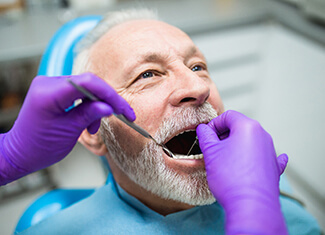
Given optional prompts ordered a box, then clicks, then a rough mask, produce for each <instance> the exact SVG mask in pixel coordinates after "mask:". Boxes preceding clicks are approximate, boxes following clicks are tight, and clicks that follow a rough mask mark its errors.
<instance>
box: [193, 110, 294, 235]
mask: <svg viewBox="0 0 325 235" xmlns="http://www.w3.org/2000/svg"><path fill="white" fill-rule="evenodd" d="M197 136H198V139H199V144H200V148H201V150H202V152H203V156H204V161H205V167H206V172H207V180H208V184H209V187H210V190H211V192H212V194H213V195H214V196H215V198H216V199H217V201H218V202H219V203H220V204H221V205H222V206H223V208H224V210H225V213H226V231H227V234H287V229H286V225H285V221H284V217H283V215H282V213H281V208H280V201H279V178H280V175H281V174H282V173H283V171H284V169H285V167H286V164H287V162H288V157H287V155H286V154H283V155H280V156H279V157H278V158H277V156H276V153H275V150H274V146H273V141H272V138H271V136H270V135H269V134H268V133H267V132H266V131H265V130H264V129H263V128H262V127H261V126H260V124H259V123H258V122H257V121H255V120H252V119H250V118H248V117H246V116H244V115H243V114H240V113H238V112H235V111H227V112H225V113H223V114H222V115H220V116H218V117H216V118H215V119H213V120H212V121H211V122H210V123H208V124H207V125H206V124H200V125H199V126H198V127H197ZM218 136H219V137H218Z"/></svg>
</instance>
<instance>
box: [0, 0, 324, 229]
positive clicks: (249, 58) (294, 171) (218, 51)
mask: <svg viewBox="0 0 325 235" xmlns="http://www.w3.org/2000/svg"><path fill="white" fill-rule="evenodd" d="M125 2H127V1H125ZM177 2H178V1H174V2H173V3H171V2H168V4H175V6H174V7H173V8H170V7H168V6H167V5H166V3H164V2H160V3H159V4H158V3H157V4H158V9H159V14H160V15H161V17H162V18H163V19H165V20H166V21H167V22H170V23H172V24H176V25H177V26H179V27H181V28H182V29H184V30H185V31H186V32H188V33H189V34H190V36H192V38H193V40H194V41H195V42H196V43H197V45H198V46H199V47H200V49H201V50H202V51H203V53H204V54H205V56H206V57H207V60H208V62H209V70H210V73H211V76H212V78H213V80H214V82H215V83H216V84H217V86H218V88H219V90H220V93H221V96H222V98H223V100H224V103H225V107H226V109H234V110H238V111H240V112H243V113H244V114H246V115H248V116H250V117H252V118H255V119H257V120H259V121H260V122H261V124H262V125H263V126H264V128H265V129H266V130H267V131H268V132H269V133H270V134H271V135H272V137H273V139H274V144H275V146H276V150H277V152H278V153H279V154H280V153H282V152H286V153H287V154H288V155H289V165H288V167H287V170H286V177H287V178H288V180H289V182H290V184H291V186H292V194H293V195H295V196H296V197H298V198H300V199H302V200H303V201H304V202H305V203H306V205H307V207H306V208H307V210H308V211H310V212H311V213H312V214H313V215H314V216H315V217H316V218H317V220H318V222H319V224H320V225H321V226H322V228H323V230H325V227H324V226H325V187H324V183H323V181H324V179H325V173H324V171H323V169H322V168H323V166H325V158H324V157H323V155H324V152H325V147H324V144H323V135H322V134H323V133H324V132H325V125H324V124H323V122H324V121H323V120H325V117H324V116H325V109H324V107H325V93H324V90H325V77H324V68H325V44H322V43H319V42H318V41H315V40H314V39H311V38H310V37H307V36H306V35H304V34H302V33H298V32H296V30H293V29H291V28H289V27H286V26H284V25H283V24H281V23H279V22H278V21H277V20H275V19H273V18H272V17H270V19H269V20H268V19H266V20H265V17H264V16H263V15H265V14H264V13H263V12H262V10H263V9H264V8H265V9H266V8H268V7H265V6H264V5H263V4H262V2H263V1H261V0H259V1H255V0H247V1H246V0H242V1H212V0H211V1H210V0H206V1H205V3H206V8H204V4H202V3H200V4H199V5H196V6H195V7H191V9H196V12H197V14H199V16H200V17H201V18H200V17H198V16H196V18H195V17H194V18H195V19H198V18H200V20H202V21H204V19H206V20H210V19H209V17H208V16H209V14H211V11H215V12H213V14H216V15H218V16H219V18H218V22H217V23H216V24H219V26H220V27H219V26H218V27H214V26H213V27H212V28H210V29H209V30H205V29H204V30H203V29H200V30H196V29H193V28H195V27H198V25H202V24H203V23H202V22H201V24H198V23H197V22H194V21H193V14H192V11H187V13H183V14H185V16H184V17H181V16H179V17H176V16H177V14H178V12H177V11H178V9H180V8H179V7H180V6H182V7H184V8H186V5H185V2H182V1H179V2H180V3H179V4H178V3H177ZM190 2H192V1H190ZM215 2H217V6H218V7H220V8H222V7H225V8H226V11H225V10H224V11H222V12H218V10H216V9H213V8H212V7H211V6H215V5H214V4H215ZM237 2H240V3H237ZM177 4H178V5H177ZM193 4H194V3H193ZM232 4H233V5H232ZM201 5H203V8H202V6H201ZM123 6H124V5H123ZM127 6H128V5H127ZM207 8H209V9H207ZM265 9H264V10H265ZM281 9H282V10H283V9H285V8H281ZM173 10H174V11H175V12H174V13H173V12H172V11H173ZM207 12H210V13H207ZM216 12H217V13H216ZM169 16H170V17H169ZM239 16H240V17H242V18H241V19H240V20H238V17H239ZM236 17H237V18H236ZM254 17H255V18H254ZM234 19H235V20H234ZM243 19H244V20H243ZM191 20H192V21H191ZM214 20H216V19H214ZM245 20H246V21H247V22H248V23H247V24H246V23H245V24H242V21H245ZM230 21H232V22H235V23H234V24H232V25H231V26H229V27H228V25H230V24H228V23H227V22H230ZM193 22H194V23H193ZM239 22H240V23H239ZM0 23H3V22H0ZM195 23H197V25H196V26H195ZM214 23H215V22H214ZM191 24H193V25H192V26H191ZM189 25H190V26H189ZM210 25H212V23H210ZM0 26H1V24H0ZM51 27H52V28H53V29H54V28H55V27H57V25H56V24H53V22H50V23H48V28H51ZM206 28H208V27H206ZM20 30H23V28H21V29H20ZM324 31H325V28H324ZM0 32H3V31H1V28H0ZM20 33H21V34H23V33H22V32H20ZM27 33H28V32H27ZM2 36H3V35H1V37H2ZM1 37H0V43H2V41H1V40H2V39H1ZM49 37H50V36H49ZM42 47H45V44H44V45H42ZM37 48H38V47H37ZM37 48H36V47H35V48H31V47H28V48H24V49H25V50H22V49H21V51H23V53H30V54H32V53H34V54H33V56H32V57H29V58H28V59H27V60H24V61H21V60H16V59H15V58H13V57H12V58H13V59H12V60H10V61H9V62H8V61H4V60H3V59H0V66H1V69H2V70H5V69H6V67H7V68H8V67H10V66H8V65H9V64H10V65H11V66H12V64H13V63H17V64H18V65H17V66H19V64H21V66H22V67H25V69H26V68H27V70H28V73H27V72H26V74H30V75H28V77H26V80H27V81H28V82H30V80H31V79H32V77H33V75H32V74H33V73H36V69H35V67H36V68H37V63H38V59H39V55H40V53H41V50H39V49H37ZM18 49H19V48H18ZM18 49H17V50H18ZM3 51H4V52H5V53H3V54H4V55H5V56H3V57H6V58H9V56H10V55H8V53H7V52H8V51H5V50H3ZM3 51H2V52H3ZM0 54H1V51H0ZM0 57H1V56H0ZM3 57H2V58H3ZM26 64H28V66H26ZM21 66H20V67H21ZM26 76H27V75H26ZM28 82H27V84H28ZM25 87H26V89H27V87H28V86H25ZM0 90H1V89H0ZM0 114H1V118H3V117H8V116H7V115H6V114H5V113H3V112H2V111H1V110H0ZM13 116H14V115H13ZM1 118H0V121H1V120H2V119H1ZM11 119H12V117H11ZM40 176H41V177H40ZM105 176H106V172H105V170H104V168H103V166H102V164H101V161H100V159H99V158H97V157H96V156H94V155H92V154H90V153H89V152H87V151H86V150H85V149H84V148H83V147H82V146H81V145H80V144H77V146H76V147H75V148H74V150H73V151H72V152H71V154H70V155H69V156H68V157H67V158H66V159H64V160H63V161H62V162H60V163H58V164H56V165H54V166H52V167H50V168H49V169H47V170H46V172H42V173H40V174H39V175H34V176H31V177H29V178H26V179H22V180H21V181H20V183H18V184H17V183H14V184H13V185H12V186H11V187H7V188H6V189H5V190H2V189H1V190H2V191H1V190H0V234H11V233H12V231H13V229H14V227H15V225H16V222H17V221H18V218H19V217H20V215H21V213H22V212H23V211H24V210H25V208H26V207H27V206H28V204H30V203H31V202H32V201H33V200H34V199H35V198H37V197H39V196H40V195H41V194H43V193H44V192H46V191H48V190H51V188H53V187H63V188H93V187H99V186H100V185H102V184H103V183H104V182H105ZM42 180H44V182H45V183H43V186H42V187H37V188H35V189H34V190H29V191H26V192H24V193H21V194H13V196H12V197H4V195H5V193H4V192H3V191H8V192H9V191H10V190H11V191H15V190H16V191H17V187H18V186H19V185H28V184H29V183H31V182H32V184H31V185H33V184H34V185H35V184H36V182H39V185H42ZM17 185H18V186H17ZM14 195H15V196H14Z"/></svg>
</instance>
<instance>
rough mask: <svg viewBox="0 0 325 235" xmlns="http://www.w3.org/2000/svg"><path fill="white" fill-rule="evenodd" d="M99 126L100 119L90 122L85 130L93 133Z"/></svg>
mask: <svg viewBox="0 0 325 235" xmlns="http://www.w3.org/2000/svg"><path fill="white" fill-rule="evenodd" d="M99 127H100V119H98V120H96V121H94V122H93V123H91V124H90V125H89V126H88V127H87V130H88V132H89V133H90V134H92V135H93V134H95V133H96V132H97V131H98V129H99Z"/></svg>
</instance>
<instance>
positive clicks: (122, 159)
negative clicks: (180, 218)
mask: <svg viewBox="0 0 325 235" xmlns="http://www.w3.org/2000/svg"><path fill="white" fill-rule="evenodd" d="M216 116H217V112H216V111H215V110H214V109H213V108H212V106H211V105H210V104H209V103H207V102H205V103H204V104H203V105H201V106H200V107H186V108H180V109H179V110H177V111H176V112H175V113H173V114H172V115H171V116H170V117H168V118H166V119H164V121H163V123H162V125H161V127H160V128H159V129H158V131H157V133H156V134H155V135H154V138H155V139H156V140H157V141H158V142H159V143H160V142H162V141H163V140H165V139H166V138H167V137H168V136H170V135H171V134H174V133H175V131H178V130H181V129H182V128H184V127H187V126H190V125H197V124H199V123H206V122H209V121H210V120H212V119H213V118H215V117H216ZM100 130H101V135H102V138H103V140H104V143H105V145H106V147H107V149H108V152H109V154H110V156H111V158H112V159H113V161H114V162H115V164H116V165H117V166H118V167H119V168H120V169H121V170H122V171H123V172H124V173H125V174H126V175H127V176H128V177H129V178H130V179H131V180H132V181H134V182H135V183H136V184H138V185H140V186H141V187H143V188H144V189H146V190H147V191H149V192H151V193H153V194H155V195H157V196H159V197H161V198H164V199H171V200H175V201H179V202H182V203H186V204H189V205H208V204H212V203H213V202H215V198H214V197H213V195H212V194H211V192H210V190H209V187H208V183H207V180H206V172H205V170H204V169H202V170H197V171H193V172H192V173H188V174H179V173H177V172H176V171H174V170H173V169H171V168H169V167H167V166H166V164H165V162H164V159H163V156H162V151H161V147H160V146H158V145H157V144H155V143H154V142H153V141H150V142H148V143H147V144H146V145H145V146H144V148H143V150H142V151H141V152H140V153H134V156H129V155H127V154H126V152H125V151H124V149H122V148H121V147H120V144H119V141H118V140H117V139H116V137H115V135H114V128H113V127H112V126H111V125H109V124H108V119H105V120H104V119H102V125H101V129H100ZM176 161H177V160H176Z"/></svg>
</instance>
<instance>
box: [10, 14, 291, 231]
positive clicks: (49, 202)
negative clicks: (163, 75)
mask: <svg viewBox="0 0 325 235" xmlns="http://www.w3.org/2000/svg"><path fill="white" fill-rule="evenodd" d="M101 19H102V17H101V16H84V17H79V18H77V19H74V20H72V21H70V22H68V23H66V24H65V25H63V26H62V27H61V28H60V29H59V30H58V31H57V32H56V34H55V35H54V36H53V38H52V39H51V41H50V43H49V45H48V47H47V49H46V50H45V53H44V55H43V56H42V59H41V63H40V67H39V72H38V75H46V76H60V75H70V74H71V72H72V65H73V57H74V53H73V50H74V47H75V45H76V44H77V42H78V41H79V40H80V39H81V38H82V37H83V36H84V35H85V34H86V33H87V32H89V31H90V30H91V29H92V28H94V27H95V25H96V24H97V23H98V22H99V21H100V20H101ZM102 160H103V164H104V167H106V168H107V170H108V172H109V166H108V163H107V162H106V160H104V159H103V158H102ZM109 177H112V176H111V175H109ZM280 188H281V189H282V190H284V191H286V192H289V193H291V188H290V185H289V183H288V181H287V180H286V178H285V176H282V177H281V181H280ZM94 191H95V189H55V190H52V191H50V192H47V193H45V194H44V195H43V196H41V197H40V198H38V199H36V200H35V201H34V202H33V203H32V204H31V205H30V206H29V207H28V208H27V209H26V211H25V212H24V213H23V215H22V216H21V218H20V220H19V221H18V223H17V226H16V229H15V234H17V233H19V232H22V231H23V230H25V229H27V228H29V227H30V226H32V225H35V224H37V223H39V222H40V221H42V220H44V219H46V218H47V217H49V216H51V215H53V214H55V213H57V212H59V211H60V210H63V209H65V208H67V207H69V206H71V205H72V204H74V203H76V202H78V201H80V200H82V199H84V198H86V197H88V196H90V195H91V194H92V193H93V192H94ZM281 195H282V196H286V197H291V196H290V195H288V194H285V193H283V192H281ZM295 200H297V199H295Z"/></svg>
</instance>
